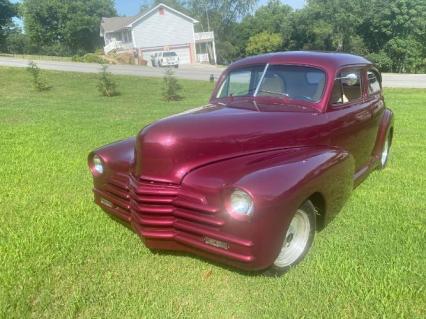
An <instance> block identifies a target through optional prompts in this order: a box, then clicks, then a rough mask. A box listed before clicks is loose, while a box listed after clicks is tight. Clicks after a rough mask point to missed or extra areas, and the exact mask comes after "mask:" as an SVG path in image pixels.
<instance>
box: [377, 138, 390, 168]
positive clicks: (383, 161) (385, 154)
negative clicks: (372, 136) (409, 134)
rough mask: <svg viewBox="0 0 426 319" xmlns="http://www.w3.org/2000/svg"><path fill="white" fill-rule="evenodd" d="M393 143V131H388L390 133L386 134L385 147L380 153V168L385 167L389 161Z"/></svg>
mask: <svg viewBox="0 0 426 319" xmlns="http://www.w3.org/2000/svg"><path fill="white" fill-rule="evenodd" d="M391 145H392V133H391V131H389V132H388V135H386V139H385V142H384V143H383V149H382V152H381V153H380V165H379V166H380V169H385V167H386V165H387V164H388V161H389V153H390V149H391Z"/></svg>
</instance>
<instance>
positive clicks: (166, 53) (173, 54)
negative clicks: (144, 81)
mask: <svg viewBox="0 0 426 319" xmlns="http://www.w3.org/2000/svg"><path fill="white" fill-rule="evenodd" d="M163 56H164V57H170V56H176V52H164V53H163Z"/></svg>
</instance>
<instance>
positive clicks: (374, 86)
mask: <svg viewBox="0 0 426 319" xmlns="http://www.w3.org/2000/svg"><path fill="white" fill-rule="evenodd" d="M381 80H382V77H381V76H380V73H379V71H377V70H376V69H375V68H369V69H368V70H367V72H366V74H365V83H366V84H367V85H366V97H367V103H368V107H369V109H370V111H371V116H372V121H373V125H374V127H373V128H374V131H373V133H372V134H374V145H375V144H376V142H377V141H376V140H377V134H378V132H379V127H380V123H381V120H382V117H383V113H384V112H385V108H386V107H385V101H384V97H383V90H382V83H381ZM373 147H374V146H373ZM371 156H374V154H373V150H371Z"/></svg>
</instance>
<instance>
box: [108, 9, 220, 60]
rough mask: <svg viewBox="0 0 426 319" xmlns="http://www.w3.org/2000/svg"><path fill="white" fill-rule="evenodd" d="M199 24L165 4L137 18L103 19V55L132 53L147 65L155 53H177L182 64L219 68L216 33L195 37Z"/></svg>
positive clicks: (199, 34) (198, 34)
mask: <svg viewBox="0 0 426 319" xmlns="http://www.w3.org/2000/svg"><path fill="white" fill-rule="evenodd" d="M196 23H198V21H197V20H195V19H193V18H191V17H189V16H187V15H185V14H184V13H182V12H180V11H178V10H175V9H173V8H171V7H169V6H167V5H165V4H162V3H161V4H159V5H157V6H155V7H154V8H152V9H149V10H146V11H144V12H141V13H140V14H139V15H137V16H134V17H113V18H102V22H101V37H103V38H104V41H105V47H104V51H105V53H106V54H108V53H109V52H111V51H113V50H116V51H117V52H120V51H131V52H134V53H135V54H137V55H138V56H139V57H141V58H143V59H144V60H147V61H150V60H151V55H153V54H154V53H157V52H161V51H175V52H176V53H177V54H178V56H179V61H180V63H181V64H193V63H212V64H216V61H217V60H216V48H215V39H214V33H213V32H200V33H196V32H195V31H194V25H195V24H196Z"/></svg>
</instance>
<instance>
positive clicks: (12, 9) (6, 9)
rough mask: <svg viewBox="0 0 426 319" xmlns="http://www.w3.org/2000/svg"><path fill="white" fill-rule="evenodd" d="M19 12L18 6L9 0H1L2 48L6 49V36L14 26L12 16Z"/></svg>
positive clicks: (0, 27)
mask: <svg viewBox="0 0 426 319" xmlns="http://www.w3.org/2000/svg"><path fill="white" fill-rule="evenodd" d="M17 14H18V6H17V5H16V4H13V3H11V2H10V1H9V0H0V50H4V48H5V42H6V36H7V34H8V33H9V31H10V29H11V27H12V26H13V21H12V18H13V17H15V16H16V15H17Z"/></svg>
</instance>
